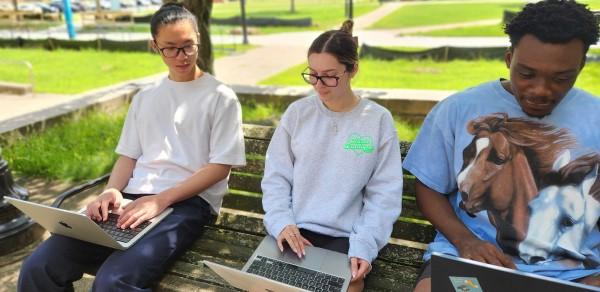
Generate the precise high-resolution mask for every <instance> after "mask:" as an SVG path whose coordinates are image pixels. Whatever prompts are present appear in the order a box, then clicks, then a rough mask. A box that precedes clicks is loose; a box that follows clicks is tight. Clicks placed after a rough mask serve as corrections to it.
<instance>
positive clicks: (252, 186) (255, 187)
mask: <svg viewBox="0 0 600 292" xmlns="http://www.w3.org/2000/svg"><path fill="white" fill-rule="evenodd" d="M403 179H404V184H403V189H402V193H403V194H404V195H407V196H410V195H413V194H414V193H415V187H414V181H415V178H414V177H412V176H404V178H403ZM261 181H262V177H260V176H257V175H252V174H246V173H239V172H237V171H235V170H234V172H232V173H231V175H230V177H229V188H230V189H234V190H240V191H246V192H251V193H258V194H260V193H262V188H261V186H260V182H261Z"/></svg>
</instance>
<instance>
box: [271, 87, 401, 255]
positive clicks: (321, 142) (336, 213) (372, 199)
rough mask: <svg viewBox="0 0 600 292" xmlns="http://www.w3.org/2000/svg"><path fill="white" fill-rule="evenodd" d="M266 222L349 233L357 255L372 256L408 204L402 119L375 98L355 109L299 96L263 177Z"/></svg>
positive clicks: (277, 229) (275, 229)
mask: <svg viewBox="0 0 600 292" xmlns="http://www.w3.org/2000/svg"><path fill="white" fill-rule="evenodd" d="M262 190H263V208H264V210H265V217H264V224H265V227H266V228H267V231H268V232H269V234H271V235H272V236H274V237H277V236H278V235H279V233H281V231H282V230H283V229H284V228H285V226H287V225H290V224H296V225H298V227H299V228H304V229H307V230H310V231H313V232H317V233H321V234H326V235H329V236H335V237H341V236H343V237H349V238H350V250H349V251H348V256H349V257H357V258H361V259H364V260H367V261H369V262H372V261H373V260H374V259H375V258H376V257H377V253H378V252H379V250H380V249H381V248H382V247H383V246H385V244H386V243H387V242H388V240H389V238H390V234H391V232H392V228H393V224H394V222H395V221H396V220H397V218H398V216H399V215H400V209H401V204H402V164H401V159H400V148H399V143H398V137H397V134H396V129H395V127H394V121H393V119H392V116H391V114H390V113H389V111H388V110H387V109H385V108H384V107H382V106H380V105H378V104H376V103H375V102H372V101H370V100H367V99H362V100H360V102H359V104H358V105H357V106H356V107H355V108H354V109H352V110H351V111H349V112H344V113H338V112H333V111H330V110H329V109H327V108H326V107H325V106H324V105H323V103H322V102H321V101H320V99H319V98H318V96H316V95H314V96H309V97H305V98H303V99H300V100H298V101H296V102H294V103H293V104H291V105H290V106H289V107H288V109H287V110H286V112H285V113H284V115H283V117H282V119H281V124H280V125H279V127H277V129H276V130H275V133H274V135H273V138H272V139H271V143H270V145H269V149H268V150H267V157H266V162H265V174H264V177H263V180H262Z"/></svg>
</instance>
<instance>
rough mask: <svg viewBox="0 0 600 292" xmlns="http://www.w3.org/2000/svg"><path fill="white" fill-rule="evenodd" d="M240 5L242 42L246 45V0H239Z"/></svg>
mask: <svg viewBox="0 0 600 292" xmlns="http://www.w3.org/2000/svg"><path fill="white" fill-rule="evenodd" d="M240 6H241V9H242V35H243V40H242V43H243V44H244V45H247V44H248V27H247V25H246V0H240Z"/></svg>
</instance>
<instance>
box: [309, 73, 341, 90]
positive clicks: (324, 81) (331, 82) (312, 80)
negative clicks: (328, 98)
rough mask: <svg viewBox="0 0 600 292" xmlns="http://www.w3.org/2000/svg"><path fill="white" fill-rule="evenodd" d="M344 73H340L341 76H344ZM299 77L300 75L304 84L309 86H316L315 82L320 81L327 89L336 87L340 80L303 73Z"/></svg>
mask: <svg viewBox="0 0 600 292" xmlns="http://www.w3.org/2000/svg"><path fill="white" fill-rule="evenodd" d="M344 73H346V71H344ZM344 73H342V74H344ZM300 75H302V79H304V81H306V83H308V84H310V85H317V82H319V80H321V84H323V85H325V86H327V87H336V86H338V83H339V81H340V78H341V76H319V75H317V74H311V73H306V72H303V73H301V74H300Z"/></svg>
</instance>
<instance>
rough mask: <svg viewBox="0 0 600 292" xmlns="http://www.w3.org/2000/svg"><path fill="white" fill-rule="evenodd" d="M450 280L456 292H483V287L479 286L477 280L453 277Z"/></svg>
mask: <svg viewBox="0 0 600 292" xmlns="http://www.w3.org/2000/svg"><path fill="white" fill-rule="evenodd" d="M449 278H450V282H452V286H454V290H455V291H456V292H483V290H482V289H481V285H479V281H477V278H474V277H452V276H450V277H449Z"/></svg>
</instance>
